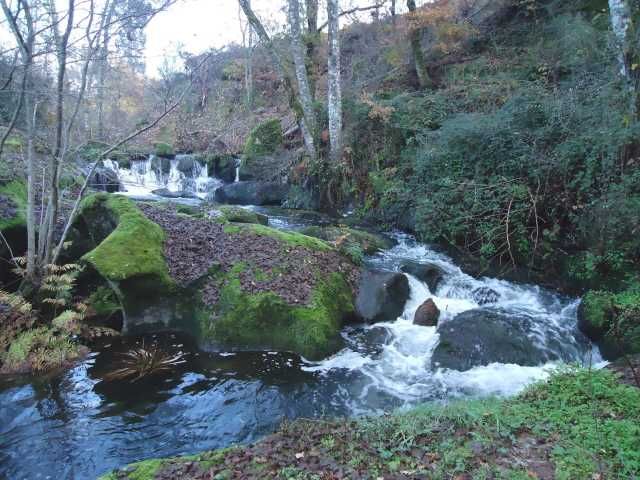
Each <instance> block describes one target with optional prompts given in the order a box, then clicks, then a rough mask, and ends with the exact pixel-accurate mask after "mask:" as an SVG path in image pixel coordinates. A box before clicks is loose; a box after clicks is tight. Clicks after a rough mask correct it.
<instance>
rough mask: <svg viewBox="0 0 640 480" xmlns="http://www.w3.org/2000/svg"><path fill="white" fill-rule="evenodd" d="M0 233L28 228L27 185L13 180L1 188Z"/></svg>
mask: <svg viewBox="0 0 640 480" xmlns="http://www.w3.org/2000/svg"><path fill="white" fill-rule="evenodd" d="M0 209H2V210H0V213H2V216H0V231H5V230H8V229H11V228H14V227H26V225H27V221H26V209H27V185H26V183H25V182H23V181H21V180H13V181H11V182H9V183H7V184H5V185H2V186H0Z"/></svg>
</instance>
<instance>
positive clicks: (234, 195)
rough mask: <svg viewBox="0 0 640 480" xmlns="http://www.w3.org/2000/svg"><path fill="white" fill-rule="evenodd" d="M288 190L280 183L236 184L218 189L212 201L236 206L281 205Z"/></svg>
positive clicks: (286, 186)
mask: <svg viewBox="0 0 640 480" xmlns="http://www.w3.org/2000/svg"><path fill="white" fill-rule="evenodd" d="M288 190H289V186H288V185H286V184H282V183H279V182H236V183H230V184H227V185H223V186H222V187H220V188H218V189H217V190H216V191H215V192H214V195H213V199H212V200H215V201H216V202H219V203H234V204H236V205H280V204H282V202H283V201H284V199H285V198H286V196H287V191H288Z"/></svg>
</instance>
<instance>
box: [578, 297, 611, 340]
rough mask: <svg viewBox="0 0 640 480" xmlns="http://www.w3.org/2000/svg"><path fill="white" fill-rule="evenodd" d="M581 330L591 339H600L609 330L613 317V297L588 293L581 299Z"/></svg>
mask: <svg viewBox="0 0 640 480" xmlns="http://www.w3.org/2000/svg"><path fill="white" fill-rule="evenodd" d="M581 312H582V315H581V317H582V321H583V325H582V329H583V330H585V333H587V334H588V335H589V336H590V337H591V338H593V339H600V338H602V337H603V336H604V334H605V333H606V331H607V330H608V329H609V326H610V324H611V321H612V320H613V315H614V295H613V294H612V293H610V292H598V291H590V292H588V293H587V294H586V295H585V296H584V297H583V299H582V304H581Z"/></svg>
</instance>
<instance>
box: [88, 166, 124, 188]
mask: <svg viewBox="0 0 640 480" xmlns="http://www.w3.org/2000/svg"><path fill="white" fill-rule="evenodd" d="M89 187H90V188H93V189H95V190H100V191H101V192H107V193H115V192H119V191H120V179H119V178H118V173H117V172H115V171H113V170H111V169H110V168H107V167H96V169H95V170H94V171H93V173H92V174H91V178H90V179H89Z"/></svg>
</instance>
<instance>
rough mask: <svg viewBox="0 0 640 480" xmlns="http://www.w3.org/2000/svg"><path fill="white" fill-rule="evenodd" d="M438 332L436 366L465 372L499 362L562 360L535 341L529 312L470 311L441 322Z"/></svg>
mask: <svg viewBox="0 0 640 480" xmlns="http://www.w3.org/2000/svg"><path fill="white" fill-rule="evenodd" d="M438 333H439V334H440V342H439V343H438V345H437V346H436V348H435V350H434V352H433V356H432V358H431V361H432V364H433V365H434V366H436V367H442V368H450V369H453V370H460V371H464V370H469V369H471V368H473V367H477V366H480V365H489V364H490V363H495V362H499V363H515V364H517V365H529V366H534V365H541V364H544V363H545V362H548V361H552V360H558V359H559V356H558V355H557V354H556V353H555V352H553V351H550V350H548V349H545V348H544V347H542V346H539V345H538V344H537V343H536V342H535V341H534V340H533V321H532V319H531V318H529V317H527V316H525V315H516V314H511V313H505V312H501V311H494V310H488V309H482V308H480V309H475V310H469V311H466V312H463V313H461V314H459V315H457V316H456V317H454V318H453V319H452V320H449V321H447V322H444V323H441V324H440V325H439V326H438Z"/></svg>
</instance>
